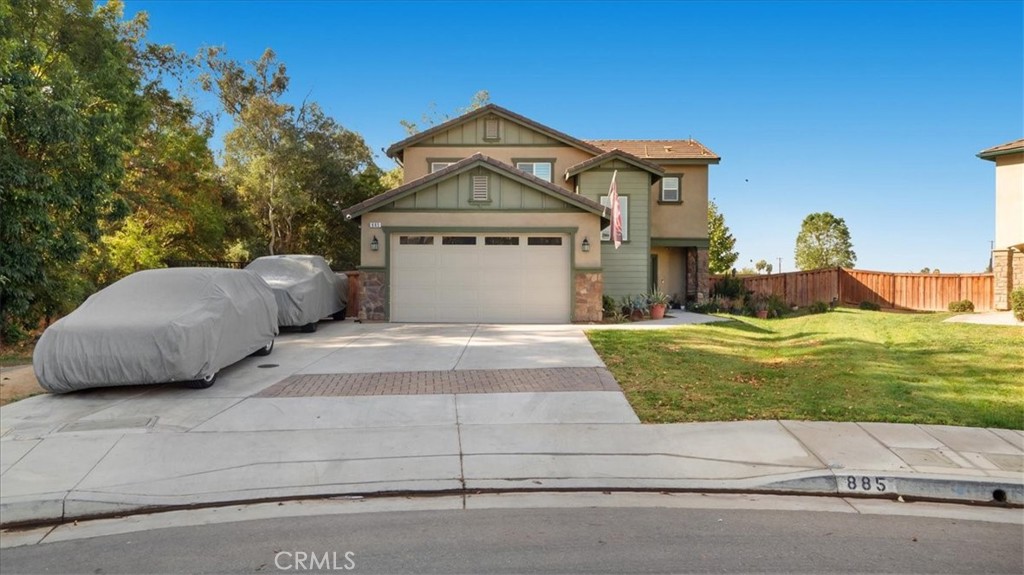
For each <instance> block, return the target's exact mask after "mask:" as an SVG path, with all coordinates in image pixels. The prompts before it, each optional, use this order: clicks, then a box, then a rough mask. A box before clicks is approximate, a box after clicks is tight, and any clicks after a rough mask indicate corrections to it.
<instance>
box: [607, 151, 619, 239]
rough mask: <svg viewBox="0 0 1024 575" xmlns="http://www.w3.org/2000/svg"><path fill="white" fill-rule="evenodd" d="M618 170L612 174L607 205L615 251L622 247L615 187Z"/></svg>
mask: <svg viewBox="0 0 1024 575" xmlns="http://www.w3.org/2000/svg"><path fill="white" fill-rule="evenodd" d="M618 174H619V171H618V170H615V171H614V172H612V185H611V186H609V188H608V203H609V204H610V205H611V208H612V242H614V243H615V249H619V246H621V245H622V210H621V208H619V187H618V186H616V185H615V176H617V175H618Z"/></svg>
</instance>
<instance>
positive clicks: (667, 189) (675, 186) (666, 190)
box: [661, 176, 682, 202]
mask: <svg viewBox="0 0 1024 575" xmlns="http://www.w3.org/2000/svg"><path fill="white" fill-rule="evenodd" d="M681 179H682V178H681V177H680V176H665V177H664V178H662V179H661V201H663V202H681V201H682V195H681V194H680V193H679V183H680V180H681Z"/></svg>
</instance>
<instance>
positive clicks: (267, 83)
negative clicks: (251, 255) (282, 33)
mask: <svg viewBox="0 0 1024 575" xmlns="http://www.w3.org/2000/svg"><path fill="white" fill-rule="evenodd" d="M205 60H206V63H207V64H208V65H209V67H210V69H211V71H212V73H213V74H212V76H206V77H204V79H203V80H204V87H206V88H207V89H214V85H215V86H216V90H215V91H216V92H217V95H218V97H219V98H220V101H221V104H222V107H223V109H224V110H225V111H226V112H227V113H228V114H229V115H230V116H231V118H232V120H233V121H234V128H232V130H231V131H230V132H229V133H228V134H227V136H226V137H225V138H224V171H225V173H226V174H227V176H228V178H229V180H230V181H231V183H232V184H233V185H234V186H235V188H236V189H237V190H238V192H239V194H240V196H241V197H242V199H243V201H244V202H245V204H246V205H248V206H249V209H250V211H251V213H252V215H253V216H255V218H254V219H255V221H256V222H258V224H257V225H258V227H259V229H260V232H261V235H262V236H263V239H264V240H265V242H266V244H265V246H266V252H267V253H270V254H274V253H276V252H278V251H280V250H282V249H283V250H285V251H289V248H290V247H291V246H290V244H291V239H292V232H293V222H294V219H295V216H296V214H298V213H299V212H300V211H302V210H303V209H305V208H306V207H308V205H309V195H308V193H307V192H306V191H305V190H303V189H302V187H301V186H300V185H299V182H298V181H297V179H296V177H295V176H296V171H297V169H296V164H297V162H298V161H299V160H300V159H301V154H300V152H301V150H300V143H299V135H298V129H297V126H296V125H295V122H294V113H295V109H294V107H293V106H291V105H289V104H286V103H284V102H282V101H281V98H282V96H283V95H284V93H285V92H286V91H287V90H288V74H287V70H286V68H285V65H284V63H282V62H279V61H278V60H277V56H276V55H275V54H274V51H273V50H270V49H267V50H266V51H265V52H264V53H263V55H262V56H260V58H259V59H257V60H254V61H251V62H249V67H250V69H246V68H245V67H243V66H242V65H240V64H239V63H238V62H235V61H234V60H231V59H228V58H226V57H225V56H224V54H223V50H221V49H220V48H211V49H209V50H208V51H207V53H206V54H205Z"/></svg>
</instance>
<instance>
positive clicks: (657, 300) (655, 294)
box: [647, 289, 669, 319]
mask: <svg viewBox="0 0 1024 575" xmlns="http://www.w3.org/2000/svg"><path fill="white" fill-rule="evenodd" d="M668 302H669V297H668V294H666V293H665V292H663V291H661V290H659V289H655V290H654V291H652V292H651V293H649V294H647V303H649V304H650V306H651V319H662V318H664V317H665V309H666V308H667V307H668Z"/></svg>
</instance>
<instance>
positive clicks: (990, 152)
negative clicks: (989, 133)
mask: <svg viewBox="0 0 1024 575" xmlns="http://www.w3.org/2000/svg"><path fill="white" fill-rule="evenodd" d="M1014 152H1024V138H1021V139H1019V140H1014V141H1012V142H1007V143H1005V144H999V145H998V146H992V147H991V148H988V149H986V150H982V151H980V152H978V157H979V158H981V159H983V160H988V159H990V158H994V157H996V156H1002V155H1003V154H1012V153H1014Z"/></svg>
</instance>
